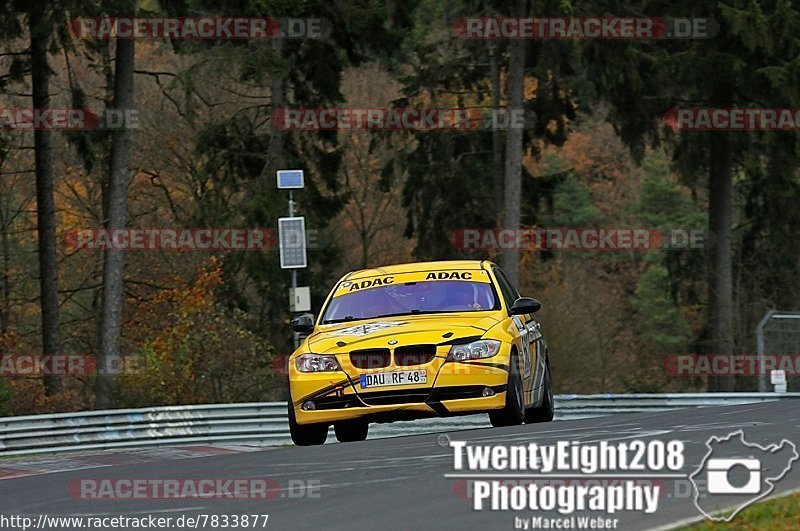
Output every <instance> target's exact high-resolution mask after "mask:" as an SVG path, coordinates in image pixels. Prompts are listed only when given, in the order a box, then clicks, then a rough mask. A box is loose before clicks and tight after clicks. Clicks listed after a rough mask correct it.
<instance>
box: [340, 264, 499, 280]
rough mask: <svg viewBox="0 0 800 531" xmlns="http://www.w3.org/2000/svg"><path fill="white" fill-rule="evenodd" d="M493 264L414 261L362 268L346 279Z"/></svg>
mask: <svg viewBox="0 0 800 531" xmlns="http://www.w3.org/2000/svg"><path fill="white" fill-rule="evenodd" d="M490 265H492V263H491V262H488V261H486V260H440V261H438V262H412V263H408V264H395V265H387V266H381V267H375V268H372V269H361V270H359V271H353V272H352V273H350V274H348V275H346V276H345V277H344V278H345V279H346V280H355V279H359V278H368V277H379V276H385V275H392V274H399V273H416V272H420V271H451V270H454V269H458V270H462V271H463V270H468V271H474V270H480V269H487V268H488V266H490Z"/></svg>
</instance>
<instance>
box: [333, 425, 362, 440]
mask: <svg viewBox="0 0 800 531" xmlns="http://www.w3.org/2000/svg"><path fill="white" fill-rule="evenodd" d="M333 431H334V432H335V433H336V440H337V441H339V442H355V441H363V440H365V439H366V438H367V434H368V433H369V422H367V421H364V420H343V421H341V422H334V423H333Z"/></svg>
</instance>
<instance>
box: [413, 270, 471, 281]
mask: <svg viewBox="0 0 800 531" xmlns="http://www.w3.org/2000/svg"><path fill="white" fill-rule="evenodd" d="M425 280H472V271H432V272H430V273H428V274H427V275H426V276H425Z"/></svg>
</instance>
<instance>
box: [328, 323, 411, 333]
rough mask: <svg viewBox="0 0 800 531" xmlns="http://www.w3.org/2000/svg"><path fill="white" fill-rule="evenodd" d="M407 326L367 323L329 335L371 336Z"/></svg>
mask: <svg viewBox="0 0 800 531" xmlns="http://www.w3.org/2000/svg"><path fill="white" fill-rule="evenodd" d="M404 324H406V322H405V321H379V322H377V323H367V324H362V325H356V326H350V327H347V328H342V329H341V330H336V331H333V332H329V333H328V335H331V336H366V335H369V334H374V333H375V332H379V331H381V330H385V329H387V328H394V327H396V326H403V325H404Z"/></svg>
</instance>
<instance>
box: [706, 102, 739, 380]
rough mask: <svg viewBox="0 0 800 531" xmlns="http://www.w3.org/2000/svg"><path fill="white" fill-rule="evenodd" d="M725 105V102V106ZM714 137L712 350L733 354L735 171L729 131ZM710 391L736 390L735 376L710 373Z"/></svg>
mask: <svg viewBox="0 0 800 531" xmlns="http://www.w3.org/2000/svg"><path fill="white" fill-rule="evenodd" d="M723 106H724V105H723ZM706 134H710V135H713V137H712V139H711V148H710V160H709V174H708V230H709V238H708V240H709V249H708V253H709V254H708V258H709V263H708V266H709V268H708V327H709V337H710V340H711V341H710V353H712V354H728V355H730V354H733V276H732V271H731V267H732V266H731V253H732V251H731V224H732V221H733V175H732V173H733V171H732V165H731V157H732V151H731V144H730V137H729V133H727V132H717V133H706ZM708 390H709V391H712V392H726V391H733V390H734V379H733V377H732V376H709V377H708Z"/></svg>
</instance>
